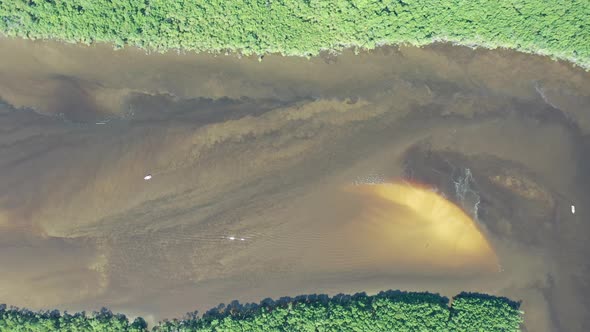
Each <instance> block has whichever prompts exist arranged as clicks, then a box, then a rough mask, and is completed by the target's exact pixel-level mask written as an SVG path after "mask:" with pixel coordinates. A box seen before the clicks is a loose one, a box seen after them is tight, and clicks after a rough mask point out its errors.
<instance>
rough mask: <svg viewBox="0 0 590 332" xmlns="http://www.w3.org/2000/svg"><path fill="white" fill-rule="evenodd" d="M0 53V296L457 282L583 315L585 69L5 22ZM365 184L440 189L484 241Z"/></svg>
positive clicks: (48, 303) (161, 304)
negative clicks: (16, 33) (102, 33)
mask: <svg viewBox="0 0 590 332" xmlns="http://www.w3.org/2000/svg"><path fill="white" fill-rule="evenodd" d="M0 59H1V61H0V100H1V103H0V267H1V269H2V273H0V303H3V302H6V303H9V304H13V305H18V306H25V307H28V308H31V309H45V308H60V309H68V310H95V309H98V308H99V307H101V306H108V307H109V308H111V309H112V310H114V311H121V312H124V313H127V314H129V315H131V316H133V315H136V314H137V315H142V316H144V317H147V318H148V320H152V321H153V320H156V321H157V320H159V319H162V318H165V317H174V316H179V315H182V314H183V313H185V312H187V311H193V310H196V309H199V310H203V309H207V308H210V307H213V306H216V305H217V304H218V303H220V302H224V303H228V302H230V301H231V300H233V299H238V300H240V301H241V302H247V301H259V300H261V299H263V298H265V297H280V296H285V295H297V294H302V293H316V292H317V293H330V294H335V293H339V292H347V293H349V292H357V291H367V292H375V291H378V290H382V289H402V290H421V291H431V292H440V293H441V294H444V295H447V296H452V295H455V294H457V293H458V292H460V291H462V290H466V291H479V292H486V293H490V294H494V295H502V296H508V297H510V298H512V299H515V300H522V309H523V310H524V311H525V313H526V314H525V320H526V323H525V328H526V329H527V330H528V331H588V330H590V319H589V318H588V315H587V313H588V312H590V301H589V300H588V299H589V298H590V297H589V295H590V279H589V278H588V275H589V273H590V269H589V267H590V263H589V261H588V258H587V257H588V254H590V244H589V243H588V241H587V238H588V235H589V234H590V223H589V220H588V218H589V217H590V212H589V211H588V207H589V206H590V136H589V134H590V73H588V72H584V71H583V70H581V69H579V68H575V67H572V66H571V65H570V64H567V63H562V62H554V61H551V60H549V59H546V58H543V57H537V56H530V55H523V54H518V53H515V52H511V51H505V50H498V51H488V50H479V49H476V50H472V49H469V48H463V47H452V46H449V45H434V46H431V47H426V48H411V47H401V48H397V47H385V48H381V49H377V50H375V51H372V52H364V53H361V54H360V55H354V54H353V52H349V51H346V52H343V53H342V54H340V55H337V56H336V55H324V56H322V57H318V58H312V59H309V60H308V59H304V58H285V57H280V56H266V57H265V58H264V59H263V61H262V62H259V61H258V60H257V59H255V58H241V59H240V58H238V57H236V56H218V57H214V56H210V55H194V54H176V53H170V54H150V55H146V54H145V53H144V52H142V51H138V50H134V49H125V50H121V51H113V50H111V49H110V48H109V47H108V46H92V47H83V46H75V45H62V44H58V43H53V42H30V41H20V40H9V39H0ZM147 174H151V175H152V178H151V180H149V181H146V180H144V176H146V175H147ZM375 183H377V184H381V183H411V184H414V185H415V184H420V187H421V188H429V190H435V191H436V193H437V195H438V196H439V197H443V198H444V200H446V201H448V202H451V203H452V204H454V205H456V206H459V207H461V208H462V209H463V211H465V213H466V214H467V215H468V216H469V217H470V218H471V222H472V223H473V225H475V227H476V228H477V229H478V230H479V231H480V232H481V239H484V240H483V241H485V242H486V243H489V246H490V248H492V250H493V255H494V258H493V259H492V258H490V254H489V253H486V254H485V255H483V256H481V257H483V258H478V259H477V260H472V259H468V258H466V257H467V256H469V255H471V254H472V253H471V252H470V251H469V250H471V249H469V250H467V249H465V250H467V251H461V250H462V249H458V245H457V243H460V241H464V240H465V238H466V237H468V235H465V234H455V232H452V231H450V232H449V234H445V235H444V236H442V235H440V234H439V235H432V234H431V233H429V232H427V231H426V230H424V229H422V230H421V232H422V231H423V232H424V233H418V234H419V236H417V238H416V239H417V240H412V241H411V243H410V241H409V240H408V238H407V236H406V235H404V234H406V233H404V230H406V231H407V230H409V229H412V230H415V228H412V227H415V223H416V220H417V217H416V216H414V215H411V214H410V213H408V212H407V211H406V210H403V209H401V208H400V205H399V204H396V203H395V202H394V203H391V204H385V203H383V202H382V201H379V202H377V200H376V199H373V198H371V197H372V196H370V195H369V196H366V195H365V196H362V197H361V196H359V195H357V194H355V193H351V192H350V190H347V189H346V188H351V186H352V187H353V188H354V186H355V185H359V184H360V185H361V186H363V185H367V184H375ZM408 195H409V194H408ZM572 206H574V208H573V209H572ZM574 210H575V213H574ZM445 216H446V215H445ZM424 218H426V217H424ZM428 218H430V219H432V220H430V219H429V221H428V223H429V224H428V225H431V226H428V227H431V228H428V230H431V229H434V228H435V227H437V226H436V225H440V223H444V222H446V221H445V220H438V219H437V217H436V215H434V216H429V217H428ZM445 218H447V217H441V219H445ZM367 225H369V226H370V227H369V226H367ZM392 225H393V226H392ZM400 225H402V226H403V225H407V226H403V227H402V226H400ZM413 225H414V226H413ZM371 227H372V228H371ZM392 227H393V228H392ZM400 227H402V228H400ZM404 227H405V228H404ZM432 227H434V228H432ZM369 228H371V229H369ZM444 229H448V230H450V229H451V228H444ZM400 230H401V233H400ZM388 232H391V233H388ZM408 232H409V231H408ZM351 234H355V235H354V236H352V235H351ZM375 234H378V235H375ZM388 234H391V235H388ZM408 234H409V233H408ZM412 234H416V233H412ZM478 236H479V235H478ZM481 239H479V240H477V241H480V242H481V241H482V240H481ZM404 241H408V242H407V243H405V242H404ZM436 241H438V242H436ZM473 241H476V240H473ZM394 243H397V244H398V245H397V246H396V245H394ZM400 243H401V244H403V245H404V248H405V250H402V249H401V247H400ZM446 243H451V244H452V245H448V246H447V245H446ZM486 245H487V244H486ZM433 253H437V254H440V257H439V256H437V257H439V258H437V259H436V260H435V261H432V260H428V259H427V258H428V257H432V255H433ZM465 255H467V256H465ZM470 257H471V256H470ZM473 257H475V256H473ZM477 257H480V256H477ZM492 261H493V262H494V263H493V268H489V267H490V266H492V265H490V264H491V263H490V262H492ZM488 263H490V264H488Z"/></svg>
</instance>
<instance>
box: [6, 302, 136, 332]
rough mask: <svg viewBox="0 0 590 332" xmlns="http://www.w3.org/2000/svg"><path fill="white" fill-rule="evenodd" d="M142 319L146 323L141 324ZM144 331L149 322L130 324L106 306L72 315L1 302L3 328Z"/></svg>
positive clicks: (18, 331) (49, 331) (22, 330)
mask: <svg viewBox="0 0 590 332" xmlns="http://www.w3.org/2000/svg"><path fill="white" fill-rule="evenodd" d="M142 323H143V324H142ZM54 331H63V332H95V331H97V332H98V331H100V332H127V331H128V332H144V331H148V330H147V325H146V324H145V322H144V321H143V319H139V320H137V319H136V320H135V322H134V323H133V324H131V325H129V321H128V320H127V317H125V316H124V315H121V314H113V313H112V312H110V311H109V310H107V309H105V308H103V309H102V310H101V311H100V312H94V313H93V314H91V315H86V313H84V312H82V313H76V314H74V315H70V314H68V313H64V314H63V315H62V314H60V313H59V311H57V310H56V311H51V312H42V311H41V312H32V311H29V310H27V309H18V308H14V307H11V308H8V309H7V308H6V306H5V305H0V332H54Z"/></svg>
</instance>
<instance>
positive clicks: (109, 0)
mask: <svg viewBox="0 0 590 332" xmlns="http://www.w3.org/2000/svg"><path fill="white" fill-rule="evenodd" d="M0 32H2V33H3V34H5V35H8V36H19V37H26V38H33V39H37V38H51V39H58V40H63V41H69V42H82V43H92V42H109V43H114V44H115V45H116V46H118V47H122V46H124V45H133V46H138V47H141V48H145V49H148V50H158V51H165V50H169V49H181V50H191V51H200V52H203V51H208V52H226V51H238V52H240V53H242V54H246V55H249V54H265V53H281V54H285V55H304V56H310V55H316V54H318V53H319V52H320V51H322V50H338V49H341V48H343V47H349V46H350V47H360V48H366V49H372V48H375V47H376V46H378V45H381V44H412V45H425V44H429V43H432V42H435V41H450V42H453V43H458V44H463V45H478V46H484V47H489V48H496V47H504V48H511V49H516V50H520V51H523V52H529V53H538V54H544V55H549V56H552V57H554V58H559V59H566V60H569V61H572V62H575V63H577V64H579V65H581V66H583V67H585V68H587V69H588V68H590V1H588V0H549V1H545V0H519V1H512V0H510V1H509V0H498V1H490V0H452V1H451V0H443V1H439V0H231V1H230V0H140V1H138V0H0Z"/></svg>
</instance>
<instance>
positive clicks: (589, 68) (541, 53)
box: [0, 32, 590, 72]
mask: <svg viewBox="0 0 590 332" xmlns="http://www.w3.org/2000/svg"><path fill="white" fill-rule="evenodd" d="M0 37H1V38H7V39H20V40H25V41H33V42H34V41H42V42H55V43H61V44H69V45H75V46H87V47H89V46H93V45H103V46H111V47H112V48H113V50H115V51H117V50H122V49H124V48H134V49H136V50H142V51H145V54H146V55H150V54H154V53H157V54H166V53H170V52H172V53H174V52H176V53H178V54H191V53H192V54H210V55H213V56H235V57H237V58H238V59H241V58H242V57H250V56H254V57H258V59H259V61H262V59H263V58H264V57H265V56H267V55H278V56H282V57H299V58H307V59H311V58H312V57H321V55H322V54H324V53H325V54H329V55H336V56H338V55H339V54H341V53H342V52H344V51H346V50H351V51H353V52H354V54H355V55H359V54H360V52H367V51H373V50H376V49H379V48H386V47H403V46H405V47H417V48H422V47H427V46H433V45H449V46H452V47H467V48H470V49H472V50H476V49H479V48H482V49H485V50H489V51H494V50H503V51H513V52H517V53H521V54H525V55H532V56H538V57H546V58H548V59H550V60H552V61H555V62H558V61H562V62H566V63H568V64H571V65H572V66H573V67H577V68H580V69H582V70H584V71H586V72H590V59H588V60H581V59H578V58H571V57H567V56H560V55H556V54H552V53H551V52H550V51H547V50H542V49H541V50H536V51H535V50H528V49H519V48H514V47H510V46H506V45H496V44H490V43H485V42H484V43H480V42H477V41H473V42H470V41H460V40H454V39H446V38H436V39H433V40H432V41H430V42H427V43H416V44H414V43H410V42H399V43H387V42H380V43H376V44H375V47H372V48H366V47H363V46H362V45H357V44H342V45H337V46H336V47H333V48H321V49H319V50H317V51H309V52H301V53H286V52H281V51H275V50H267V51H266V52H265V53H256V52H251V53H248V52H246V53H245V52H243V50H242V49H237V48H234V49H232V48H226V49H210V50H198V49H179V48H168V49H150V48H146V47H143V46H141V45H133V44H125V45H123V46H118V45H116V44H115V43H114V42H112V41H100V40H95V41H92V42H90V43H86V42H82V41H69V40H63V39H60V38H29V37H21V36H9V35H6V34H4V33H2V32H0Z"/></svg>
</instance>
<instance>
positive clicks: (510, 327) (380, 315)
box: [0, 291, 522, 332]
mask: <svg viewBox="0 0 590 332" xmlns="http://www.w3.org/2000/svg"><path fill="white" fill-rule="evenodd" d="M448 304H449V300H448V299H447V298H446V297H442V296H439V295H438V294H431V293H407V292H400V291H387V292H381V293H379V294H377V295H374V296H367V295H366V294H364V293H359V294H355V295H352V296H351V295H337V296H334V297H332V298H330V297H328V296H327V295H303V296H298V297H296V298H281V299H279V300H278V301H273V300H271V299H266V300H263V301H262V302H261V303H260V304H246V305H241V304H239V303H238V302H237V301H234V302H232V303H231V304H230V305H228V306H224V305H220V306H219V307H217V308H215V309H212V310H209V311H208V312H207V313H205V314H204V315H203V316H202V317H197V313H196V312H195V313H191V314H187V316H186V317H185V318H184V319H180V320H178V319H175V320H172V321H164V322H161V323H159V324H158V325H157V326H155V327H153V328H152V332H177V331H182V332H189V331H190V332H206V331H218V332H221V331H227V332H233V331H273V332H274V331H276V332H279V331H285V332H297V331H301V332H303V331H309V332H316V331H318V332H319V331H325V332H329V331H334V332H345V331H358V332H360V331H367V332H372V331H384V332H385V331H387V332H389V331H428V332H431V331H441V332H443V331H444V332H448V331H469V332H474V331H485V332H495V331H498V332H500V331H502V332H510V331H519V326H520V323H521V322H522V316H521V315H522V312H521V311H519V303H515V302H512V301H510V300H508V299H507V298H503V297H493V296H489V295H484V294H472V293H462V294H459V295H458V296H456V297H455V298H454V299H453V302H452V305H451V307H449V306H448ZM5 331H15V332H17V331H23V332H24V331H27V332H29V331H30V332H36V331H47V332H49V331H68V332H82V331H84V332H85V331H111V332H115V331H117V332H118V331H130V332H142V331H148V329H147V325H146V323H145V321H144V320H143V319H142V318H137V319H135V321H134V322H133V323H132V324H129V322H128V320H127V318H126V317H125V316H124V315H120V314H119V315H115V314H112V313H111V312H110V311H108V310H106V309H103V310H102V311H100V312H97V313H94V314H92V315H89V316H87V315H86V314H85V313H78V314H74V315H70V314H67V313H64V314H63V315H61V314H60V313H59V312H58V311H53V312H37V313H35V312H31V311H28V310H26V309H18V308H8V309H7V308H6V307H5V306H0V332H5Z"/></svg>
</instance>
